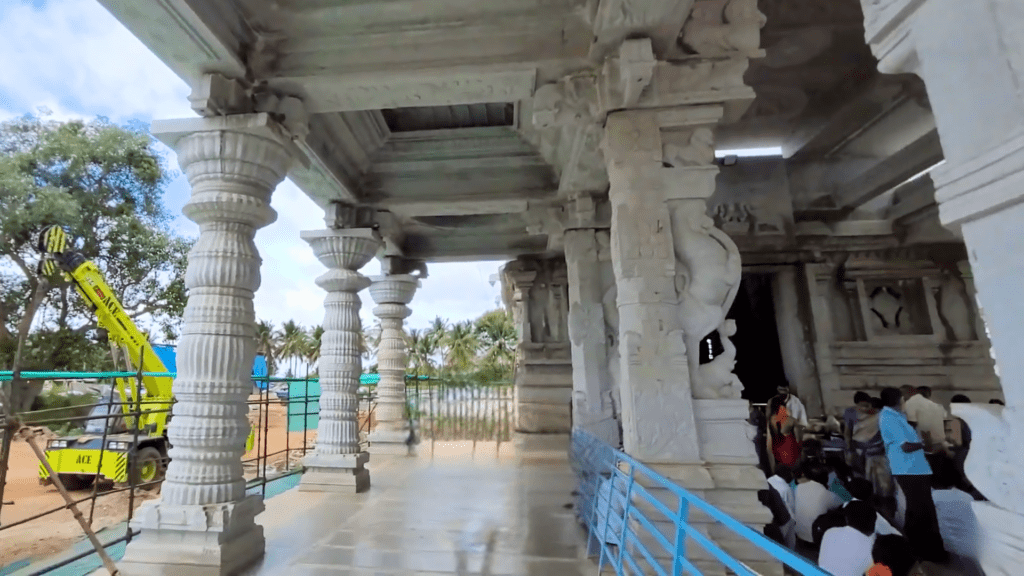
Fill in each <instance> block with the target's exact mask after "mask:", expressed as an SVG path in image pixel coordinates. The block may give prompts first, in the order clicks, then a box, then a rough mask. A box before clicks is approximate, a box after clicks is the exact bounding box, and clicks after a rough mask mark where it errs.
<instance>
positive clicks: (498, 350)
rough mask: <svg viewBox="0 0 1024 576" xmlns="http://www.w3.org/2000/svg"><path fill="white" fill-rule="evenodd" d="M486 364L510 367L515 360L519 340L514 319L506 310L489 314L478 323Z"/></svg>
mask: <svg viewBox="0 0 1024 576" xmlns="http://www.w3.org/2000/svg"><path fill="white" fill-rule="evenodd" d="M476 333H477V335H478V336H479V337H480V347H481V349H482V351H483V353H484V354H483V361H484V363H485V364H489V365H492V366H499V367H506V368H507V367H510V366H512V363H513V361H514V360H515V355H516V343H517V341H518V339H519V336H518V334H517V333H516V327H515V324H513V322H512V317H511V315H509V313H508V311H507V310H505V309H498V310H492V311H490V312H487V313H486V314H484V315H483V316H481V317H480V318H478V319H477V321H476Z"/></svg>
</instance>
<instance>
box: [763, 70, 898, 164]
mask: <svg viewBox="0 0 1024 576" xmlns="http://www.w3.org/2000/svg"><path fill="white" fill-rule="evenodd" d="M907 82H908V79H907V78H906V77H905V76H891V75H882V74H879V75H876V76H875V77H874V78H873V79H872V80H871V82H870V83H869V84H868V85H867V86H866V87H865V88H864V89H863V90H860V91H859V92H858V93H857V94H856V95H854V96H853V97H852V98H849V99H846V100H842V101H841V104H840V105H839V106H838V107H833V108H830V109H827V110H820V111H818V113H816V114H814V115H813V116H811V117H810V118H808V119H807V120H806V121H804V122H802V123H801V125H800V126H799V127H798V128H797V129H796V130H795V131H794V133H793V134H792V135H791V136H790V137H789V138H788V139H786V140H785V141H783V142H782V154H783V156H785V157H786V158H790V157H792V158H793V159H794V160H799V159H811V158H817V157H819V156H820V155H821V154H824V153H828V152H830V151H832V150H834V149H835V148H836V147H838V146H840V145H841V144H842V143H843V142H845V141H847V140H848V139H849V138H850V137H851V136H852V135H854V134H856V133H858V132H859V131H863V130H865V129H867V128H868V127H870V126H871V125H873V124H875V122H877V121H878V120H879V119H881V118H883V117H885V116H886V115H887V114H889V113H890V112H892V111H893V110H894V109H895V108H897V107H898V106H900V105H901V104H903V103H904V102H906V101H907V100H908V99H909V98H911V97H912V95H911V94H910V93H908V91H907V90H906V89H905V88H906V84H907ZM755 90H756V88H755ZM809 116H810V115H809Z"/></svg>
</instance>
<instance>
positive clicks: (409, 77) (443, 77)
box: [271, 65, 537, 114]
mask: <svg viewBox="0 0 1024 576" xmlns="http://www.w3.org/2000/svg"><path fill="white" fill-rule="evenodd" d="M536 77H537V70H536V68H534V67H530V66H526V65H519V66H518V67H517V68H515V69H508V68H503V69H489V70H488V69H477V70H461V71H460V70H456V69H442V70H426V71H424V70H418V71H414V72H393V71H379V72H376V73H371V74H351V75H345V76H338V75H331V74H324V75H316V76H307V77H288V78H282V77H278V78H276V79H275V80H273V81H272V82H271V85H278V86H282V87H284V86H290V87H294V89H295V90H298V91H299V92H300V93H302V95H303V97H304V101H306V102H307V103H308V107H309V111H310V113H314V114H315V113H323V112H343V111H352V110H380V109H383V108H402V107H412V106H451V105H456V104H480V103H501V102H516V101H519V100H524V99H527V98H531V97H532V96H533V90H534V86H535V84H536Z"/></svg>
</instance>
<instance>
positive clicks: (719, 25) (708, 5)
mask: <svg viewBox="0 0 1024 576" xmlns="http://www.w3.org/2000/svg"><path fill="white" fill-rule="evenodd" d="M767 21H768V20H767V18H766V17H765V15H764V14H762V13H761V11H760V10H758V9H757V0H705V1H703V2H697V3H696V4H695V5H694V8H693V11H692V12H691V13H690V19H689V20H688V21H687V22H686V25H685V26H683V31H682V34H680V37H679V40H680V43H681V44H682V45H683V46H684V47H686V48H688V49H690V50H691V51H692V52H694V53H696V54H705V55H706V54H721V53H723V52H732V51H740V52H753V51H756V50H757V49H758V48H759V47H760V45H761V28H764V25H765V23H767Z"/></svg>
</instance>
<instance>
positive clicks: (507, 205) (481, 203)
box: [378, 196, 529, 218]
mask: <svg viewBox="0 0 1024 576" xmlns="http://www.w3.org/2000/svg"><path fill="white" fill-rule="evenodd" d="M528 205H529V198H526V197H522V196H518V197H516V198H502V199H486V200H480V199H464V200H458V199H452V198H438V199H435V200H419V199H417V200H413V201H403V200H388V201H384V202H380V203H379V204H378V206H380V207H381V208H384V209H387V210H389V211H391V212H394V213H395V214H398V215H401V216H405V217H410V218H411V217H414V216H466V215H473V214H521V213H523V212H525V211H526V209H527V207H528Z"/></svg>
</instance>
